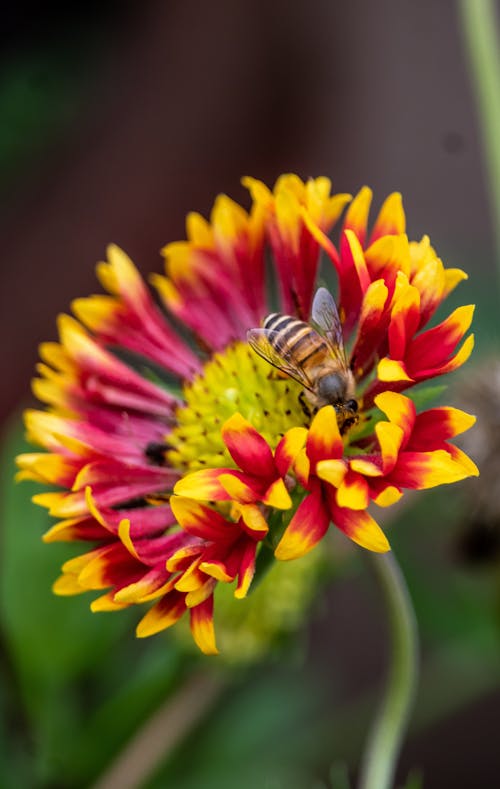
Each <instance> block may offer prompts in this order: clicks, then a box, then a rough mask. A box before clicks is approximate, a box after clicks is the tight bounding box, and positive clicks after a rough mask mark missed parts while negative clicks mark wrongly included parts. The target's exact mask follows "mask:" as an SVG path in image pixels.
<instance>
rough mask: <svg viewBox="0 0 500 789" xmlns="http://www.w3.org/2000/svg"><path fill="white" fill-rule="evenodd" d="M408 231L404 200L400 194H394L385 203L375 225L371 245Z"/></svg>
mask: <svg viewBox="0 0 500 789" xmlns="http://www.w3.org/2000/svg"><path fill="white" fill-rule="evenodd" d="M405 230H406V217H405V212H404V208H403V198H402V196H401V194H400V193H399V192H392V194H390V195H389V196H388V197H387V198H386V199H385V200H384V202H383V204H382V207H381V209H380V211H379V214H378V216H377V218H376V220H375V224H374V225H373V230H372V233H371V237H370V244H373V243H374V241H376V240H377V239H378V238H380V237H381V236H388V235H390V236H398V235H400V234H401V233H404V232H405Z"/></svg>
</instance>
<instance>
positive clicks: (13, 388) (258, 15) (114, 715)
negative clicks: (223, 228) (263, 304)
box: [0, 0, 500, 789]
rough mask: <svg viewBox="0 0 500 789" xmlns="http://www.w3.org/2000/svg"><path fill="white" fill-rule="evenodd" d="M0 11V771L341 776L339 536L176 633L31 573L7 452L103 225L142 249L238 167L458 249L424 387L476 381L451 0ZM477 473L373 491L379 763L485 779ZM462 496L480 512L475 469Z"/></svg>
mask: <svg viewBox="0 0 500 789" xmlns="http://www.w3.org/2000/svg"><path fill="white" fill-rule="evenodd" d="M0 37H1V42H2V46H1V49H0V199H1V200H2V208H3V211H2V218H1V219H0V238H1V248H2V251H3V255H2V263H1V267H0V276H1V278H2V282H1V285H2V287H1V289H0V323H2V324H3V325H2V327H1V328H2V331H3V335H2V336H3V337H4V342H3V344H2V348H3V369H4V375H3V381H2V390H1V392H0V409H1V417H2V419H3V423H4V434H3V436H4V438H3V447H2V450H1V451H2V464H1V486H2V495H1V499H0V508H1V539H2V550H1V554H0V561H1V563H2V567H1V584H2V594H1V596H0V618H1V623H0V624H1V639H2V650H1V663H0V705H1V706H0V709H1V727H2V730H1V736H0V743H1V746H0V747H1V748H2V749H3V753H2V755H1V757H0V786H1V787H6V788H8V789H10V787H36V788H37V789H38V787H40V788H44V789H45V788H46V789H52V787H55V788H57V787H60V788H61V789H62V788H63V787H86V786H98V787H100V788H101V789H103V788H104V789H113V787H120V788H122V787H129V786H130V787H133V786H141V787H142V786H144V787H151V788H153V787H155V788H158V789H159V788H160V787H166V786H175V787H177V788H179V789H212V787H213V788H214V789H215V787H217V788H218V789H232V787H235V786H238V787H239V788H240V789H253V788H254V787H263V788H264V789H281V787H287V788H288V787H290V789H305V788H307V789H308V788H309V787H311V788H313V789H316V788H317V789H326V788H327V787H333V789H345V787H346V786H347V785H348V783H347V781H348V779H353V778H354V777H355V775H356V771H357V768H358V765H359V759H360V754H361V751H362V746H363V742H364V737H365V734H366V730H367V727H368V724H369V721H370V720H371V718H372V715H373V712H374V709H375V705H376V702H377V700H378V697H379V692H380V689H381V682H382V680H383V676H384V667H385V665H386V662H387V658H388V656H387V646H386V629H385V623H384V613H383V610H382V606H381V603H380V602H379V599H378V590H377V589H376V585H375V581H374V579H373V578H372V575H371V571H370V567H369V564H368V562H367V561H366V559H365V557H364V556H363V555H362V552H360V551H355V550H351V549H350V548H349V547H348V546H346V545H345V541H343V540H342V539H341V537H340V536H335V535H334V536H333V539H332V545H331V546H330V549H329V553H328V555H327V556H318V557H317V559H315V560H313V561H311V562H309V563H308V562H305V563H304V564H303V565H301V566H300V567H299V568H298V569H297V571H296V572H297V575H296V576H295V577H285V576H286V572H285V575H283V577H276V578H275V579H274V581H273V579H272V577H270V578H267V579H266V581H264V582H263V584H262V586H261V587H259V589H258V591H257V592H256V594H255V595H254V596H252V597H251V598H250V600H249V601H248V604H245V603H240V604H238V605H239V606H241V608H238V609H236V613H235V610H234V608H231V609H230V608H229V606H228V605H227V606H226V607H225V603H224V602H221V610H222V612H223V618H224V619H225V622H226V627H227V630H228V632H227V638H228V649H227V655H226V657H222V658H214V659H212V658H203V657H201V656H198V655H197V654H195V652H194V651H193V650H192V649H191V647H190V645H189V642H188V639H186V638H184V637H183V634H182V632H181V633H180V634H179V635H177V636H174V635H173V634H170V633H167V634H162V635H159V636H156V637H154V638H152V639H148V640H146V641H136V640H135V638H134V635H133V630H134V626H135V623H136V621H137V619H138V616H137V613H135V612H134V611H125V612H121V613H114V614H91V613H90V611H89V608H88V604H89V602H90V600H89V599H87V598H83V597H82V598H56V597H54V596H52V594H51V591H50V586H51V583H52V582H53V580H54V579H55V578H56V577H57V575H58V570H59V567H60V565H61V563H62V562H63V561H64V560H65V559H66V558H69V557H70V556H73V555H75V553H76V552H77V551H76V550H75V547H74V546H73V547H72V546H71V545H69V546H65V545H61V546H60V545H50V546H43V545H42V543H41V541H40V537H41V534H42V533H43V532H44V531H45V530H46V529H47V528H48V526H49V522H48V521H49V519H48V518H47V516H46V515H45V513H44V512H43V511H42V510H40V509H39V508H36V507H35V506H34V505H33V504H31V502H30V496H31V495H32V494H33V493H34V492H36V491H35V486H34V485H30V484H27V483H24V484H22V485H19V486H15V485H14V484H13V482H12V478H13V474H14V467H13V457H14V456H15V455H16V454H17V453H18V452H20V451H23V450H24V449H25V445H24V444H23V438H22V427H21V420H20V413H21V410H22V408H23V407H25V406H29V405H31V404H32V400H31V399H30V393H29V380H30V377H31V375H32V371H33V368H34V364H35V362H36V356H37V344H38V342H40V341H41V340H42V339H52V338H54V336H55V316H56V315H57V313H58V312H60V311H62V310H65V309H67V308H68V304H69V302H70V301H71V299H72V298H74V297H76V296H79V295H85V294H87V293H90V292H92V291H94V290H96V288H97V285H96V283H95V280H94V274H93V267H94V262H95V261H97V260H98V259H99V258H100V257H101V256H102V255H103V253H104V249H105V246H106V244H107V243H108V242H110V241H115V242H116V243H118V244H120V245H121V246H122V247H123V248H124V249H126V250H127V252H128V253H129V254H130V255H131V256H132V258H133V259H134V260H135V261H136V262H137V264H138V265H139V267H140V268H141V270H143V271H145V272H146V271H151V270H159V268H160V258H159V255H158V250H159V248H160V247H161V246H162V245H163V244H164V243H166V242H167V241H169V240H174V239H176V238H182V236H183V234H184V228H183V221H184V216H185V214H186V213H187V211H189V210H191V209H195V210H199V211H201V212H202V213H204V214H205V215H207V214H208V212H209V210H210V206H211V203H212V201H213V198H214V196H215V195H216V194H217V193H218V192H219V191H227V192H228V193H229V194H230V195H231V196H232V197H234V198H235V199H238V200H241V201H245V195H244V191H243V190H242V188H241V187H240V186H239V178H240V176H241V175H244V174H247V173H248V174H251V175H255V176H257V177H259V178H262V179H263V180H265V181H266V182H267V183H270V184H271V183H273V182H274V180H275V178H276V177H277V175H279V174H280V173H281V172H287V171H294V172H298V173H299V174H300V175H301V176H302V177H307V176H308V175H319V174H325V175H329V176H330V177H332V179H333V183H334V189H335V190H337V191H352V192H354V191H356V190H357V189H358V188H359V187H360V186H361V185H362V184H363V183H368V184H369V185H370V186H372V188H373V189H374V192H375V202H376V204H377V205H379V204H380V202H381V201H382V199H383V198H384V197H385V195H386V194H387V193H388V192H389V191H392V190H394V189H397V190H400V191H402V192H403V196H404V201H405V208H406V211H407V217H408V225H409V232H410V235H411V236H412V237H413V238H419V237H420V236H421V235H422V234H423V233H424V232H426V233H429V234H430V236H431V240H432V241H433V243H434V245H435V246H436V247H437V250H438V252H439V253H440V255H441V256H442V257H443V260H444V262H445V264H446V265H447V266H459V267H462V268H464V269H465V270H466V271H467V272H468V273H469V276H470V279H469V281H468V282H466V283H463V284H462V285H461V286H460V287H459V289H458V292H457V293H456V294H453V297H452V298H451V299H450V300H449V302H448V303H447V305H446V307H447V311H449V310H451V308H452V307H453V306H455V305H456V304H460V303H469V302H475V303H477V304H478V309H477V312H476V318H475V325H474V328H475V332H476V336H477V351H476V353H475V357H474V360H473V362H471V363H470V364H469V365H467V366H466V368H465V370H464V371H463V372H462V373H460V375H457V376H455V377H454V378H453V379H452V380H451V379H450V381H449V384H450V386H449V389H448V393H447V395H446V401H447V402H454V403H456V402H458V401H459V400H460V398H461V397H462V398H463V389H464V387H467V385H468V384H469V382H470V381H471V380H475V379H477V380H478V381H479V382H481V381H482V380H483V379H484V380H485V381H487V380H488V371H491V369H492V365H493V362H492V361H491V360H492V359H495V358H496V357H495V354H497V353H498V351H497V349H498V337H499V322H498V307H497V303H498V292H499V290H498V278H497V276H496V273H495V254H496V252H495V237H494V233H493V230H492V228H493V226H494V225H495V226H496V222H494V221H493V218H494V216H495V211H494V209H493V208H492V206H493V202H492V199H491V195H492V194H494V190H492V189H491V183H490V178H489V176H490V175H491V173H490V171H489V169H488V157H487V151H485V149H484V148H483V147H482V145H481V139H482V129H481V120H480V117H479V116H478V114H477V103H476V98H477V96H476V95H475V92H477V89H476V88H475V83H474V80H473V77H472V74H471V67H470V64H469V60H468V58H467V48H466V44H465V40H464V37H463V34H462V32H461V27H460V17H459V5H458V4H454V3H439V4H438V3H434V2H431V1H430V0H426V1H425V2H421V3H418V4H417V3H412V2H410V1H409V0H407V1H405V2H396V0H380V1H379V2H378V3H364V2H361V0H354V2H351V3H348V4H340V3H330V2H327V0H324V2H318V3H314V4H310V3H306V2H305V1H304V2H303V1H302V0H298V2H294V3H293V4H290V3H286V2H284V0H281V2H274V3H272V4H269V3H266V2H264V1H263V0H254V2H252V3H236V4H235V3H231V2H230V0H223V1H222V2H219V3H211V4H200V3H195V2H192V1H191V0H188V2H180V0H179V1H177V2H152V1H148V2H143V3H132V2H110V1H109V0H108V2H101V3H98V2H90V3H89V2H87V3H85V4H80V3H74V4H66V5H64V6H63V5H61V6H59V5H57V4H44V5H43V6H41V5H40V4H38V3H34V2H32V3H29V2H28V3H25V4H23V7H22V9H21V8H20V7H18V5H17V4H11V5H10V6H8V10H6V13H5V17H4V24H3V27H2V30H1V31H0ZM494 100H495V96H493V97H492V101H494ZM496 101H497V102H498V95H497V96H496ZM482 365H483V368H484V369H482ZM478 391H479V392H481V385H479V386H478ZM495 393H496V394H497V395H498V387H497V386H495V385H493V395H495ZM488 403H490V405H489V406H488V405H487V404H482V403H479V404H478V408H483V409H484V413H485V414H486V418H491V420H492V423H491V424H492V428H491V431H490V432H491V435H496V433H495V430H496V431H498V426H497V424H496V422H495V420H498V416H497V414H498V409H497V410H496V412H495V407H494V406H495V401H494V398H493V402H492V404H491V399H490V401H488ZM497 462H498V459H497ZM499 471H500V465H499ZM477 484H480V483H470V484H468V485H462V486H453V488H450V489H446V488H444V489H440V490H437V491H435V492H430V493H426V494H420V495H418V496H415V497H413V498H411V499H410V500H409V503H408V505H407V506H405V508H404V509H400V510H398V512H397V513H396V514H395V515H394V516H392V513H391V523H390V525H389V526H388V528H389V529H390V538H391V543H392V545H393V548H394V550H395V552H396V554H397V556H398V557H399V559H400V562H401V564H402V567H403V569H404V571H405V574H406V577H407V579H408V584H409V587H410V591H411V594H412V597H413V600H414V603H415V608H416V613H417V617H418V621H419V625H420V631H421V640H422V655H423V667H422V678H421V683H420V687H419V692H418V698H417V702H416V707H415V711H414V715H413V718H412V722H411V727H410V733H409V737H408V739H407V741H406V744H405V747H404V750H403V754H402V758H401V761H400V764H399V767H398V781H399V783H400V784H401V785H403V784H404V783H405V782H406V780H407V777H408V775H410V774H413V775H414V781H415V783H414V784H412V785H413V786H417V785H418V776H419V775H420V776H422V777H423V785H424V786H425V787H430V788H431V789H432V787H436V788H438V787H439V788H440V789H441V787H443V786H454V787H458V788H460V787H469V786H471V787H472V786H474V787H475V786H491V785H495V784H496V782H497V781H498V778H497V776H498V768H499V766H500V765H499V759H498V746H497V734H496V721H497V718H498V707H499V704H500V551H499V544H500V539H499V522H498V521H495V522H493V521H494V519H493V521H492V522H491V523H484V522H478V515H477V507H476V506H475V502H477V498H478V489H477V487H475V485H477ZM488 495H489V496H490V498H491V502H492V507H491V510H492V511H494V509H495V508H494V504H495V502H496V501H497V499H500V492H499V490H498V486H497V487H496V488H495V486H494V485H493V486H492V490H491V492H489V493H488ZM290 588H292V589H293V590H294V593H293V594H292V595H291V596H290V591H289V590H290ZM275 590H278V591H275ZM315 590H316V591H315ZM317 590H319V591H317ZM267 594H268V595H270V596H271V597H272V601H270V600H269V598H268V597H266V595H267ZM280 595H281V596H280ZM235 617H237V618H235ZM239 618H242V619H243V621H242V622H238V619H239ZM256 623H258V624H256ZM223 626H224V623H223V622H222V623H221V627H222V628H223ZM271 632H274V633H275V637H274V638H272V639H271V638H270V634H271ZM231 633H232V634H233V640H232V641H231V638H230V636H231ZM238 655H239V659H238ZM408 785H409V784H408Z"/></svg>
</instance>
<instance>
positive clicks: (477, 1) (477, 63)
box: [459, 0, 500, 276]
mask: <svg viewBox="0 0 500 789" xmlns="http://www.w3.org/2000/svg"><path fill="white" fill-rule="evenodd" d="M459 8H460V18H461V24H462V35H463V38H464V43H465V47H466V50H467V55H468V60H469V67H470V73H471V77H472V83H473V88H474V94H475V96H474V98H475V100H476V105H477V113H478V120H479V127H480V133H481V136H482V141H483V151H484V159H485V178H486V181H487V182H488V183H489V189H490V200H491V209H492V221H493V233H494V234H495V242H496V262H497V267H498V274H499V276H500V224H499V221H498V218H499V217H500V145H499V140H500V48H499V42H498V37H497V30H498V19H497V18H496V13H495V11H496V8H495V2H494V0H460V5H459Z"/></svg>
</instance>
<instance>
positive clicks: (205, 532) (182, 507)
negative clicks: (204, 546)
mask: <svg viewBox="0 0 500 789" xmlns="http://www.w3.org/2000/svg"><path fill="white" fill-rule="evenodd" d="M170 506H171V507H172V512H173V513H174V515H175V517H176V518H177V522H178V523H179V524H180V525H181V526H182V528H183V529H184V530H185V531H187V532H188V533H189V534H192V535H193V536H194V537H199V538H200V539H202V540H211V541H214V542H217V540H226V539H227V538H228V533H229V531H230V529H231V528H234V524H231V523H229V522H228V521H226V520H225V518H224V517H223V516H222V515H221V514H220V513H219V512H216V511H215V510H213V509H210V507H207V506H206V505H205V504H201V503H200V502H199V501H196V500H193V499H189V498H186V497H184V496H177V495H176V496H172V497H171V499H170Z"/></svg>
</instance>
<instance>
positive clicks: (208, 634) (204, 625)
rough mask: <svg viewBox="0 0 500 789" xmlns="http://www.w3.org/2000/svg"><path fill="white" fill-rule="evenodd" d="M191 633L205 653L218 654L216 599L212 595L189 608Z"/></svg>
mask: <svg viewBox="0 0 500 789" xmlns="http://www.w3.org/2000/svg"><path fill="white" fill-rule="evenodd" d="M189 613H190V624H191V633H192V635H193V638H194V641H195V643H196V644H197V646H198V647H199V649H200V650H201V651H202V652H203V653H204V654H205V655H218V654H219V650H218V649H217V645H216V641H215V628H214V601H213V596H210V597H209V598H208V599H207V600H205V601H204V602H203V603H201V604H200V605H197V606H194V607H193V608H190V609H189Z"/></svg>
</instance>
